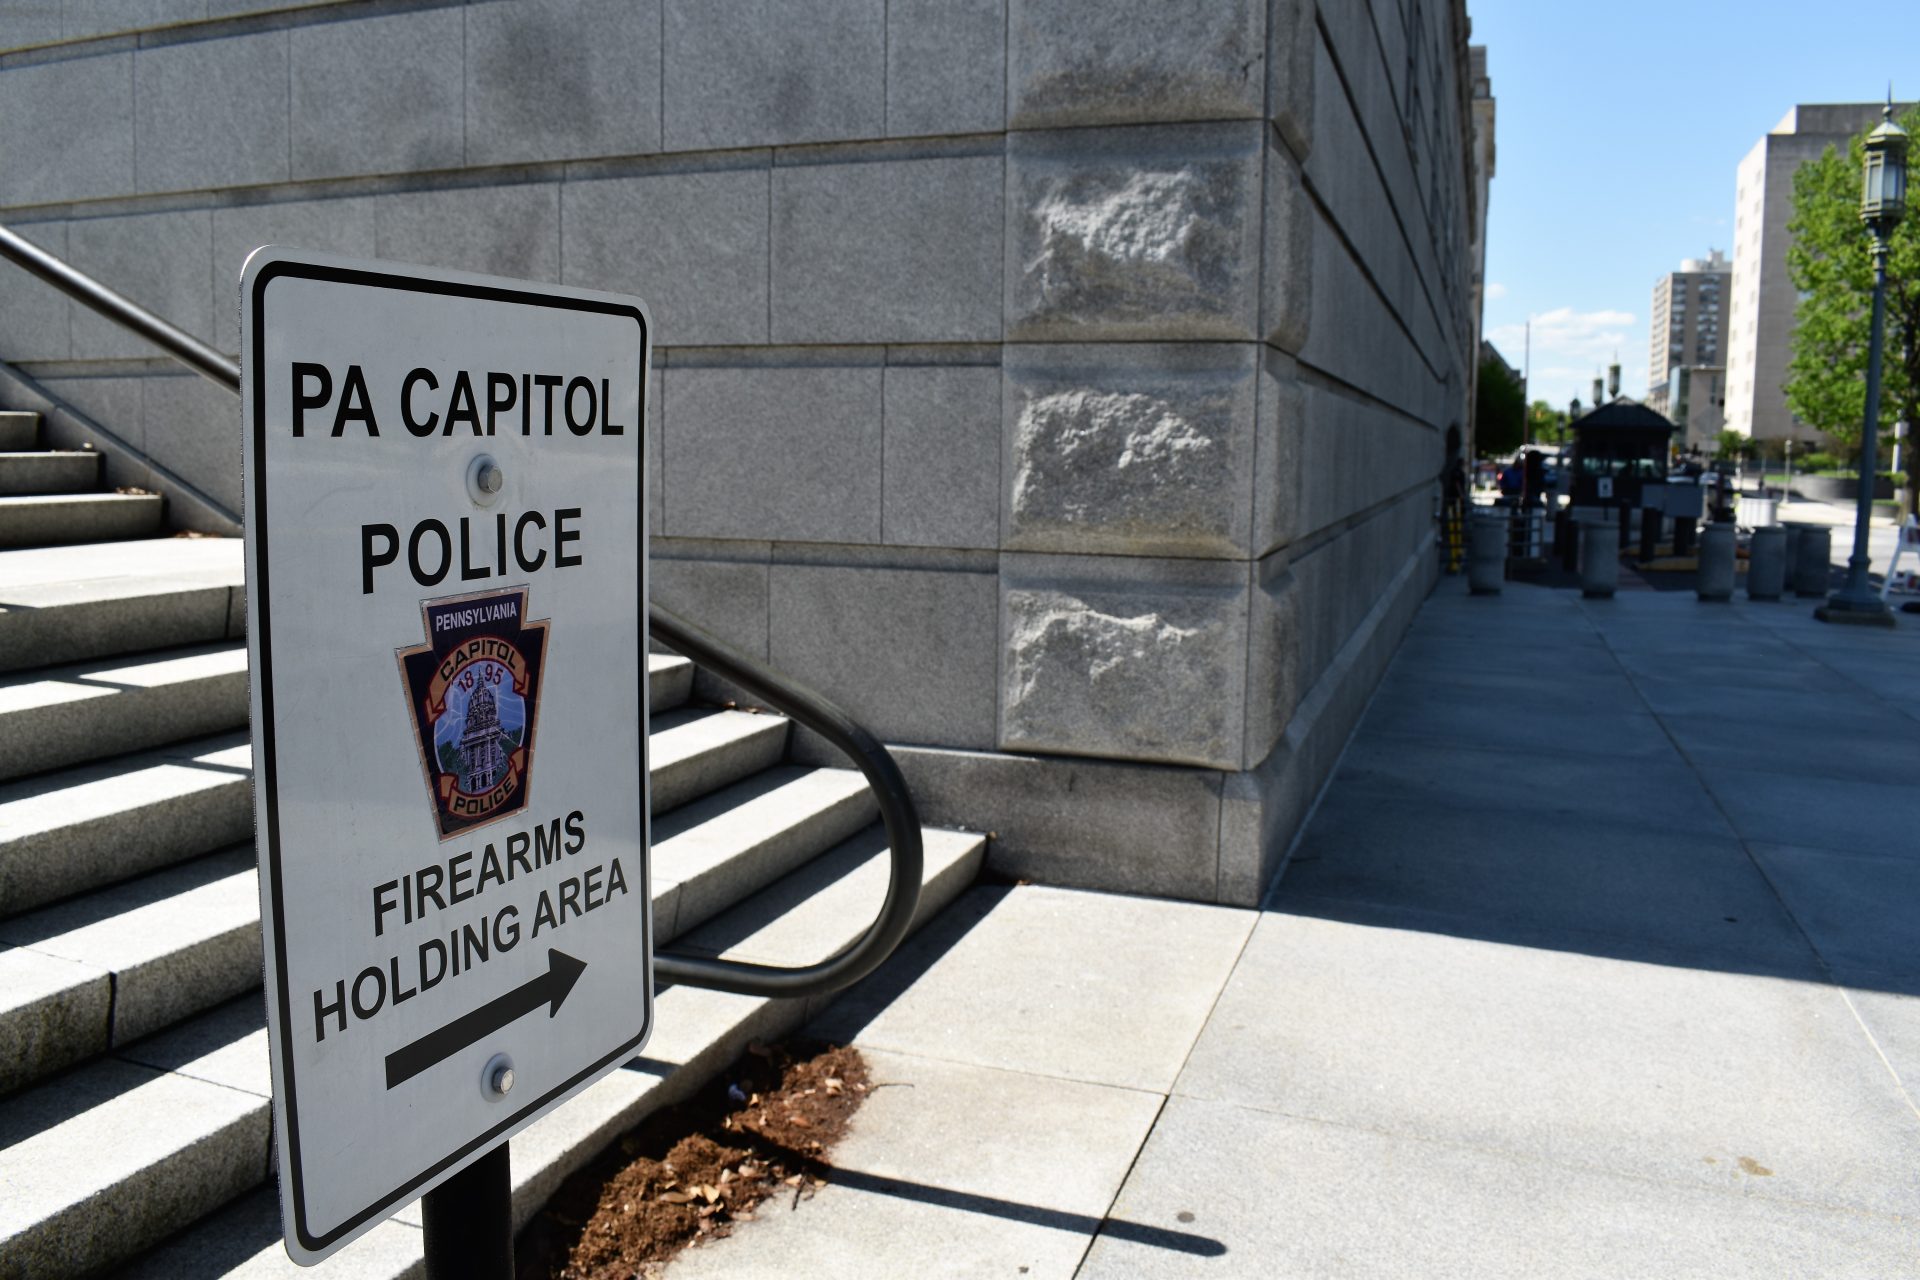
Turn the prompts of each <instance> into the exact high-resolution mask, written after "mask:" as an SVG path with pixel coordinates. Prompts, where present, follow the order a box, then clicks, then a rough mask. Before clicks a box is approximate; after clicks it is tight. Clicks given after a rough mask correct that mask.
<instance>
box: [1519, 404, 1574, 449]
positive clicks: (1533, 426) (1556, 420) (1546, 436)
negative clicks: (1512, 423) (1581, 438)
mask: <svg viewBox="0 0 1920 1280" xmlns="http://www.w3.org/2000/svg"><path fill="white" fill-rule="evenodd" d="M1527 431H1528V434H1529V435H1530V436H1531V437H1532V439H1533V441H1534V442H1535V443H1536V444H1565V443H1566V442H1567V440H1568V439H1569V437H1570V435H1571V433H1570V432H1568V430H1567V411H1566V410H1565V409H1556V408H1554V407H1553V406H1552V405H1550V404H1548V403H1547V402H1546V401H1545V400H1535V401H1534V402H1533V403H1532V404H1530V405H1528V406H1527Z"/></svg>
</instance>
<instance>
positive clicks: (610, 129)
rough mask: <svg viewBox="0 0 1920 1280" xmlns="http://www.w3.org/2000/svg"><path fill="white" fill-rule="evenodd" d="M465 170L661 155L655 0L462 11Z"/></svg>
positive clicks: (553, 0) (529, 1)
mask: <svg viewBox="0 0 1920 1280" xmlns="http://www.w3.org/2000/svg"><path fill="white" fill-rule="evenodd" d="M466 68H467V70H466V74H467V113H466V114H467V163H468V164H519V163H525V162H529V161H545V160H561V159H572V158H574V157H578V156H614V155H636V154H639V153H642V152H648V151H658V150H659V149H660V85H659V75H660V0H502V2H499V3H493V4H477V5H474V6H472V7H471V8H469V9H468V10H467V53H466Z"/></svg>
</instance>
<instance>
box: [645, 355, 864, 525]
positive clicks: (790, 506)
mask: <svg viewBox="0 0 1920 1280" xmlns="http://www.w3.org/2000/svg"><path fill="white" fill-rule="evenodd" d="M670 374H671V376H670V377H669V378H668V380H667V388H666V390H667V396H666V404H667V422H668V427H667V435H666V465H667V474H668V475H669V476H671V477H672V479H671V481H670V482H669V485H670V488H669V498H668V502H667V511H666V532H667V534H668V535H669V536H671V537H680V538H769V539H779V540H784V541H792V542H853V543H874V542H878V541H880V442H881V404H880V379H881V369H880V367H879V366H878V365H877V364H876V365H865V366H861V365H854V366H847V365H839V366H801V367H774V368H768V367H747V368H737V367H736V368H703V367H700V366H682V365H680V364H678V363H675V364H674V365H673V366H672V368H671V370H670Z"/></svg>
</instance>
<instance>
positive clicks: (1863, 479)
mask: <svg viewBox="0 0 1920 1280" xmlns="http://www.w3.org/2000/svg"><path fill="white" fill-rule="evenodd" d="M1881 116H1882V119H1881V121H1880V123H1879V125H1878V126H1876V127H1875V128H1874V131H1873V132H1872V133H1870V134H1868V135H1867V137H1866V140H1865V141H1864V142H1863V143H1862V144H1861V149H1862V151H1863V152H1864V157H1865V159H1864V164H1863V165H1862V169H1863V175H1862V183H1861V189H1860V221H1862V222H1864V223H1866V224H1867V231H1868V232H1869V234H1871V235H1872V237H1873V319H1872V321H1871V322H1870V323H1869V325H1868V329H1867V413H1866V421H1865V423H1864V425H1863V426H1862V428H1861V431H1860V480H1859V484H1858V488H1859V494H1858V502H1857V504H1856V505H1855V508H1854V514H1853V554H1852V555H1851V556H1849V557H1848V558H1847V580H1846V582H1845V583H1843V584H1842V585H1841V587H1840V589H1839V590H1838V591H1836V592H1834V593H1833V594H1832V595H1831V596H1829V597H1827V602H1826V604H1824V605H1822V606H1820V607H1819V608H1818V609H1815V610H1814V611H1813V616H1814V617H1816V618H1818V619H1820V620H1821V621H1822V622H1861V623H1867V624H1870V625H1875V626H1883V627H1890V626H1892V625H1893V615H1892V614H1891V613H1890V612H1888V611H1887V606H1886V603H1885V602H1884V601H1883V600H1881V599H1880V596H1879V593H1877V592H1876V591H1874V589H1873V587H1872V586H1871V585H1870V584H1869V583H1868V581H1867V569H1868V566H1869V565H1870V563H1871V560H1870V558H1869V556H1868V555H1867V530H1868V526H1869V523H1870V522H1871V520H1872V518H1873V481H1874V475H1875V471H1876V470H1877V468H1876V466H1875V461H1876V459H1875V457H1874V455H1875V453H1876V452H1877V451H1878V449H1879V444H1880V441H1879V436H1880V336H1881V331H1882V330H1883V329H1884V328H1885V327H1886V317H1887V242H1888V240H1890V239H1891V238H1892V236H1893V229H1894V227H1895V226H1896V225H1898V223H1899V221H1900V215H1901V214H1903V213H1905V212H1906V206H1907V131H1906V130H1905V129H1902V128H1901V127H1900V126H1899V125H1897V124H1895V123H1894V122H1893V99H1892V95H1888V99H1887V106H1886V109H1885V110H1884V111H1883V112H1882V113H1881Z"/></svg>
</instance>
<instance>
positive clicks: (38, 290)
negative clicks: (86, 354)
mask: <svg viewBox="0 0 1920 1280" xmlns="http://www.w3.org/2000/svg"><path fill="white" fill-rule="evenodd" d="M12 230H13V231H15V232H17V233H18V234H19V235H20V236H21V237H22V238H23V239H26V240H30V241H32V242H33V243H34V244H37V245H39V246H40V247H41V248H42V249H45V250H46V251H47V252H48V253H51V254H53V255H54V256H55V257H56V258H65V257H66V256H67V224H66V223H64V222H26V223H19V224H16V225H14V226H13V228H12ZM67 323H68V322H67V299H66V295H65V294H63V293H61V292H60V291H59V290H58V289H55V288H54V287H53V286H52V285H49V284H45V283H42V282H41V280H40V279H39V278H38V277H37V276H30V275H28V274H27V273H26V272H24V271H22V270H21V269H20V268H18V267H16V266H14V265H13V264H12V263H10V262H9V263H0V360H65V359H66V358H67V354H68V352H69V351H70V350H71V349H72V348H71V347H69V345H68V338H67Z"/></svg>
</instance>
